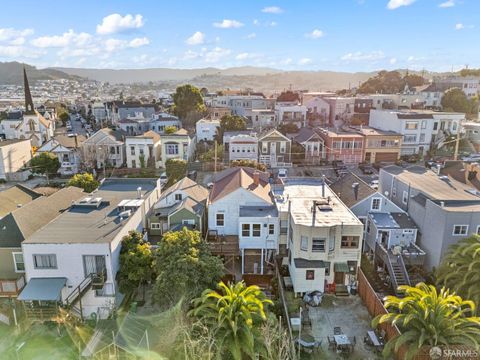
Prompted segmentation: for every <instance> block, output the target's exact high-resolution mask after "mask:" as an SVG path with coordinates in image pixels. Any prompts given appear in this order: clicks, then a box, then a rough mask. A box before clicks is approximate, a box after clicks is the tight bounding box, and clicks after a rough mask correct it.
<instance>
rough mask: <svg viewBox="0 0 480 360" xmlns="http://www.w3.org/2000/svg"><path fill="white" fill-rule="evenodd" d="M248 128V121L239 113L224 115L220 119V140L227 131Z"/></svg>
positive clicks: (218, 136) (218, 135)
mask: <svg viewBox="0 0 480 360" xmlns="http://www.w3.org/2000/svg"><path fill="white" fill-rule="evenodd" d="M246 128H247V123H246V122H245V119H244V118H243V117H241V116H238V115H224V116H222V118H221V119H220V127H219V128H218V131H217V133H218V134H217V138H218V139H219V140H221V139H223V134H224V133H225V131H239V130H245V129H246Z"/></svg>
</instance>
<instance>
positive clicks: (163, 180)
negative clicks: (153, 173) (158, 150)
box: [160, 172, 168, 186]
mask: <svg viewBox="0 0 480 360" xmlns="http://www.w3.org/2000/svg"><path fill="white" fill-rule="evenodd" d="M167 181H168V176H167V173H166V172H164V173H162V174H161V175H160V185H161V186H163V185H165V184H166V183H167Z"/></svg>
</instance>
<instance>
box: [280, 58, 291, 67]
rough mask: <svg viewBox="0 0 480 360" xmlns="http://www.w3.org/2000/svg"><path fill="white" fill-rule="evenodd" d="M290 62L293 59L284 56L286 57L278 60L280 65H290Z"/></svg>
mask: <svg viewBox="0 0 480 360" xmlns="http://www.w3.org/2000/svg"><path fill="white" fill-rule="evenodd" d="M292 62H293V60H292V59H291V58H286V59H284V60H282V61H280V64H282V65H290V64H291V63H292Z"/></svg>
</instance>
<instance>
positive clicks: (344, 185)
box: [330, 173, 377, 208]
mask: <svg viewBox="0 0 480 360" xmlns="http://www.w3.org/2000/svg"><path fill="white" fill-rule="evenodd" d="M355 183H357V184H358V193H357V196H355V192H354V191H353V184H355ZM330 189H332V191H333V192H334V193H335V194H337V196H338V197H339V198H340V200H342V202H343V203H344V204H345V205H347V206H348V207H349V208H351V207H352V206H354V205H356V204H358V203H359V202H360V201H362V200H364V199H366V198H368V197H369V196H371V195H372V194H375V193H376V192H377V191H376V190H374V189H373V188H371V187H370V186H369V185H368V184H367V183H366V182H365V181H363V180H362V179H360V178H359V177H358V176H357V175H355V174H353V173H348V174H346V175H345V176H342V177H341V178H340V179H338V180H337V181H335V182H334V183H333V184H332V185H330Z"/></svg>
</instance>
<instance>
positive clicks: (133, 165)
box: [132, 160, 137, 168]
mask: <svg viewBox="0 0 480 360" xmlns="http://www.w3.org/2000/svg"><path fill="white" fill-rule="evenodd" d="M136 167H137V161H136V160H132V168H136Z"/></svg>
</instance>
